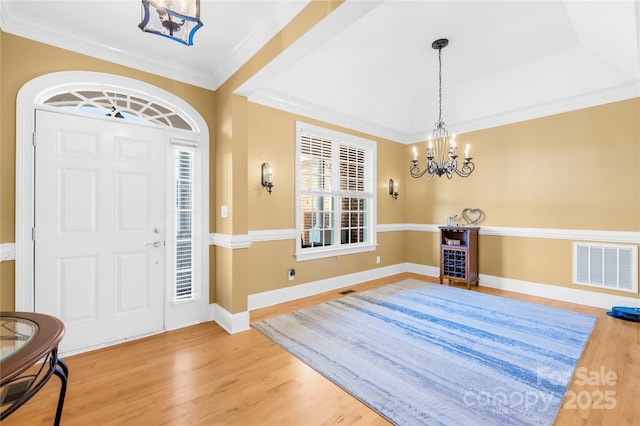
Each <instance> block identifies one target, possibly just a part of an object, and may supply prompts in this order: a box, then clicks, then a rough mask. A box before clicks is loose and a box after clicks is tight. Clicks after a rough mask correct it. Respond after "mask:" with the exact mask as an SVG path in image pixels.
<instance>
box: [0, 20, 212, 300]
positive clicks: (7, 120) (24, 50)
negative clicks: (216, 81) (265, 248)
mask: <svg viewBox="0 0 640 426" xmlns="http://www.w3.org/2000/svg"><path fill="white" fill-rule="evenodd" d="M0 34H1V39H0V40H2V41H1V43H2V50H1V54H0V57H1V58H2V64H1V66H0V72H1V73H2V74H1V77H2V78H1V79H0V93H1V94H2V96H1V98H0V107H1V108H2V114H0V200H2V201H1V203H2V204H1V206H0V243H13V242H14V241H15V139H16V136H15V135H16V133H15V132H16V106H15V103H16V97H17V94H18V91H19V90H20V88H21V87H22V86H23V85H24V84H25V83H26V82H28V81H30V80H32V79H33V78H35V77H38V76H41V75H44V74H48V73H52V72H57V71H70V70H82V71H97V72H103V73H110V74H117V75H122V76H126V77H129V78H134V79H137V80H140V81H144V82H146V83H149V84H152V85H154V86H157V87H160V88H162V89H164V90H166V91H168V92H171V93H173V94H175V95H176V96H179V97H180V98H182V99H183V100H185V101H186V102H187V103H189V104H190V105H191V106H193V107H194V108H195V109H196V110H197V111H198V112H199V113H200V114H201V115H202V116H203V118H204V119H205V120H206V122H207V124H208V126H209V132H210V137H211V140H210V145H211V153H212V155H213V152H214V148H215V146H214V143H213V134H214V129H215V119H214V103H215V93H214V92H212V91H210V90H206V89H202V88H198V87H195V86H192V85H189V84H185V83H181V82H178V81H174V80H170V79H167V78H163V77H158V76H156V75H153V74H149V73H145V72H142V71H137V70H133V69H131V68H127V67H124V66H120V65H116V64H113V63H109V62H106V61H102V60H99V59H95V58H92V57H89V56H85V55H81V54H78V53H74V52H71V51H68V50H64V49H59V48H56V47H53V46H49V45H46V44H43V43H38V42H35V41H32V40H28V39H25V38H22V37H17V36H14V35H11V34H7V33H0ZM214 164H215V163H214V161H213V160H211V161H210V168H211V170H210V172H211V176H214V172H215V166H214ZM212 185H213V183H212ZM212 225H213V222H212ZM14 286H15V278H14V262H2V263H1V264H0V287H1V291H0V296H1V300H0V305H1V307H2V309H13V306H14V300H13V294H14ZM210 287H211V288H212V291H211V293H212V294H215V292H214V291H213V287H214V285H213V282H212V283H211V285H210Z"/></svg>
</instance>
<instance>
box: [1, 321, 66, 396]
mask: <svg viewBox="0 0 640 426" xmlns="http://www.w3.org/2000/svg"><path fill="white" fill-rule="evenodd" d="M63 336H64V324H63V323H62V321H60V320H59V319H58V318H56V317H54V316H51V315H45V314H37V313H33V312H0V362H1V363H2V368H0V385H3V384H4V383H5V382H7V381H9V380H11V379H12V378H14V377H15V376H16V375H17V374H19V373H20V372H22V371H24V370H25V369H27V368H29V367H30V366H31V365H33V364H34V363H35V362H37V361H38V360H39V359H40V358H42V357H43V356H44V355H46V354H47V353H49V352H51V351H52V350H53V349H56V348H57V347H58V343H60V340H62V337H63Z"/></svg>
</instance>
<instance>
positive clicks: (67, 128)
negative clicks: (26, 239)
mask: <svg viewBox="0 0 640 426" xmlns="http://www.w3.org/2000/svg"><path fill="white" fill-rule="evenodd" d="M165 150H166V144H165V140H164V132H163V131H162V130H160V129H158V128H154V127H143V126H135V125H130V124H127V123H126V122H124V120H120V119H117V118H101V119H96V118H90V117H78V116H74V115H69V114H61V113H56V112H48V111H39V110H38V111H37V112H36V144H35V161H36V176H35V188H36V193H35V205H36V210H35V243H34V244H35V262H34V265H35V281H34V282H35V310H36V312H41V313H47V314H51V315H55V316H57V317H58V318H60V319H61V320H62V321H63V322H64V323H65V328H66V333H65V338H64V340H63V341H62V342H61V344H60V350H61V351H62V352H69V351H77V350H81V349H84V348H87V347H92V346H96V345H103V344H107V343H110V342H116V341H120V340H122V339H126V338H131V337H135V336H139V335H146V334H150V333H154V332H158V331H160V330H162V329H163V309H164V306H163V300H164V279H163V273H164V227H165V218H164V213H165V209H164V193H165V188H164V187H165V185H164V183H165V179H164V171H165V170H164V169H165V163H164V153H165Z"/></svg>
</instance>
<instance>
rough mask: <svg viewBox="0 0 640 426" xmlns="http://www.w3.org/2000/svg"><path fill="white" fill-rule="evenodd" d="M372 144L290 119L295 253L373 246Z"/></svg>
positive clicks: (325, 252) (344, 251) (332, 253)
mask: <svg viewBox="0 0 640 426" xmlns="http://www.w3.org/2000/svg"><path fill="white" fill-rule="evenodd" d="M375 158H376V145H375V142H373V141H370V140H367V139H362V138H358V137H356V136H352V135H348V134H343V133H339V132H334V131H331V130H327V129H322V128H320V127H316V126H312V125H309V124H305V123H300V122H298V123H296V164H297V169H296V217H297V220H296V235H297V238H296V257H297V259H298V260H308V259H316V258H320V257H328V256H337V255H342V254H349V253H357V252H363V251H371V250H374V249H375V244H376V241H375V235H376V233H375V223H376V221H375V205H376V202H375V201H376V200H375V188H374V182H375V167H374V165H375Z"/></svg>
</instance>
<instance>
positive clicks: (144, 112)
mask: <svg viewBox="0 0 640 426" xmlns="http://www.w3.org/2000/svg"><path fill="white" fill-rule="evenodd" d="M44 104H45V105H50V106H55V107H60V108H65V109H70V110H76V111H80V112H84V113H89V114H96V115H103V116H112V117H117V118H123V119H127V120H136V121H143V122H148V123H150V124H153V125H156V126H165V127H171V128H175V129H182V130H194V129H193V127H192V126H191V125H190V124H189V123H188V122H187V120H185V119H184V118H183V117H181V116H180V114H179V113H177V112H175V111H174V110H172V109H171V108H170V107H168V106H164V105H160V104H159V103H158V102H153V101H150V100H148V99H143V98H140V97H137V96H133V95H130V94H127V93H119V92H114V91H106V90H71V91H68V92H64V93H58V94H56V95H53V96H51V97H50V98H49V99H47V100H46V101H44Z"/></svg>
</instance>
